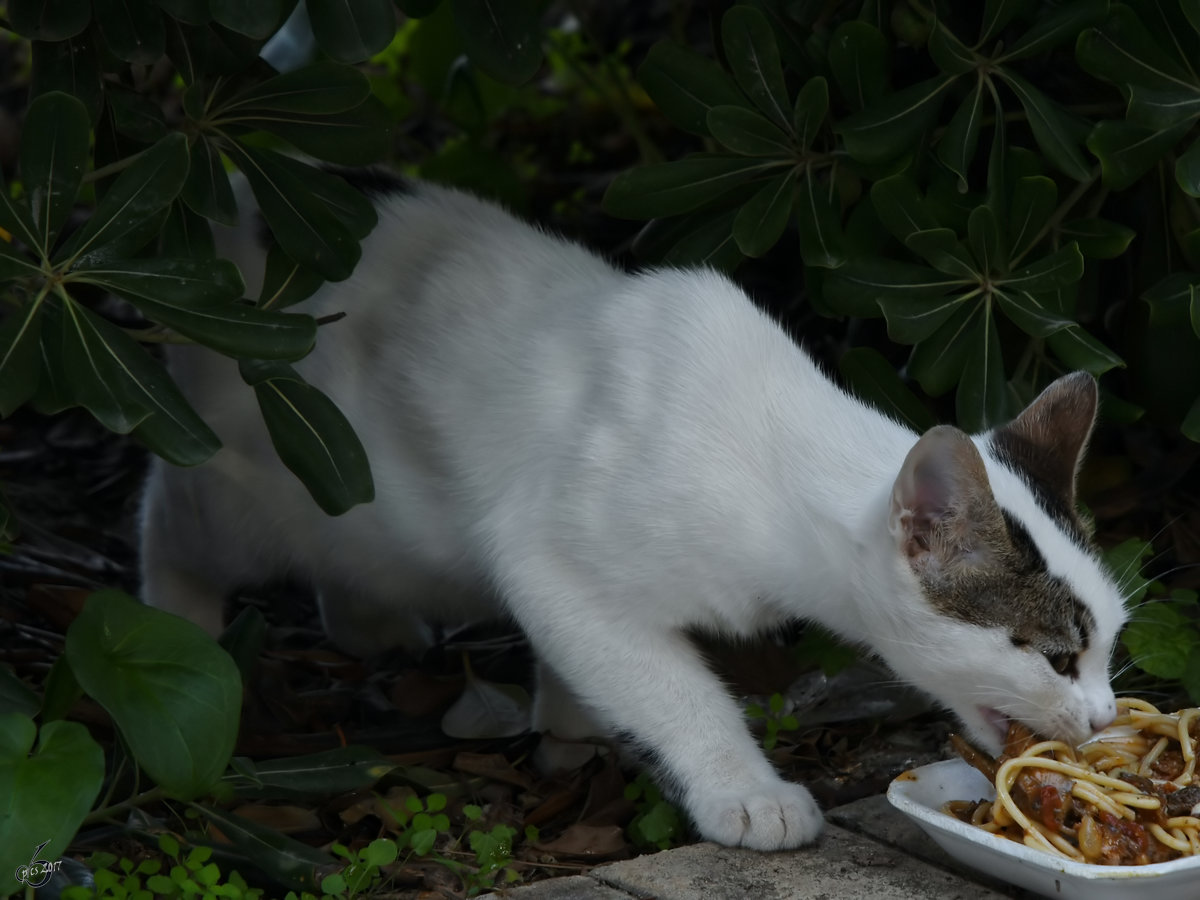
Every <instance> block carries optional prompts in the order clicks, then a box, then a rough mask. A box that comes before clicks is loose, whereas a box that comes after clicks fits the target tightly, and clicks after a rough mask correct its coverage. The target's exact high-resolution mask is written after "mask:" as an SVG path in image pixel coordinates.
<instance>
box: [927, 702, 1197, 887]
mask: <svg viewBox="0 0 1200 900" xmlns="http://www.w3.org/2000/svg"><path fill="white" fill-rule="evenodd" d="M1117 706H1118V716H1117V719H1116V720H1115V721H1114V722H1113V724H1112V725H1111V726H1110V727H1109V728H1107V729H1105V730H1104V731H1103V732H1101V733H1100V734H1099V735H1097V736H1096V737H1094V738H1092V739H1091V740H1090V741H1088V742H1087V743H1085V744H1083V745H1081V746H1080V747H1078V748H1075V747H1071V746H1069V745H1068V744H1065V743H1063V742H1062V741H1043V740H1039V739H1038V738H1037V737H1035V736H1034V735H1033V734H1032V733H1031V732H1029V730H1028V729H1026V728H1024V726H1021V725H1019V724H1016V723H1013V724H1012V725H1011V726H1010V728H1009V732H1008V739H1007V742H1006V744H1005V749H1004V753H1003V754H1001V756H999V757H998V758H996V759H994V760H993V759H992V758H991V757H989V756H987V755H986V754H983V753H980V752H979V751H977V750H975V749H974V748H973V747H971V746H970V745H969V744H967V743H966V741H963V740H962V739H961V738H958V737H957V736H955V738H954V739H953V740H954V743H955V746H956V749H958V751H959V753H960V754H961V755H962V756H963V758H964V759H966V760H967V762H969V763H971V765H973V766H975V767H976V768H977V769H979V770H980V771H981V772H983V773H984V775H986V776H987V777H988V778H989V779H990V780H991V781H992V783H993V784H995V786H996V799H995V800H994V801H991V802H989V801H986V800H980V801H978V802H971V801H951V802H950V803H947V804H946V805H945V806H944V807H943V809H944V810H945V811H946V812H948V813H950V814H951V815H954V816H956V817H957V818H959V819H961V820H963V821H964V822H969V823H971V824H973V825H978V826H979V827H981V828H983V829H985V830H987V831H990V832H991V833H993V834H997V835H1000V836H1002V837H1006V838H1009V839H1011V840H1014V841H1020V842H1021V843H1024V844H1026V845H1027V846H1030V847H1036V848H1039V849H1041V850H1045V851H1047V852H1049V853H1054V854H1056V855H1059V856H1064V857H1067V858H1068V859H1073V860H1076V861H1079V862H1089V863H1100V864H1104V865H1122V866H1128V865H1145V864H1147V863H1155V862H1164V861H1166V860H1170V859H1176V858H1178V857H1181V856H1200V775H1198V773H1197V771H1196V767H1197V761H1198V757H1200V708H1194V709H1185V710H1181V711H1179V712H1177V713H1163V712H1160V711H1159V710H1158V709H1157V708H1156V707H1154V706H1152V705H1151V704H1149V703H1146V702H1145V701H1143V700H1137V699H1134V698H1131V697H1124V698H1120V699H1118V700H1117Z"/></svg>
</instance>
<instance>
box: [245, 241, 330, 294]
mask: <svg viewBox="0 0 1200 900" xmlns="http://www.w3.org/2000/svg"><path fill="white" fill-rule="evenodd" d="M324 283H325V279H324V278H322V277H321V276H320V275H318V274H316V273H315V272H313V271H312V270H311V269H306V268H305V267H304V266H302V265H300V264H299V263H298V262H296V261H295V260H293V259H292V258H291V257H290V256H288V255H287V254H286V253H284V252H283V250H281V249H280V247H279V245H278V244H276V243H275V242H273V241H272V243H271V247H270V249H269V250H267V264H266V272H265V273H264V274H263V286H262V293H260V294H259V297H258V305H259V307H260V308H263V309H266V308H271V309H283V308H284V307H286V306H291V305H292V304H294V303H299V302H300V301H301V300H306V299H308V298H309V297H311V296H312V295H313V294H314V293H316V291H317V290H318V289H319V288H320V287H321V285H323V284H324Z"/></svg>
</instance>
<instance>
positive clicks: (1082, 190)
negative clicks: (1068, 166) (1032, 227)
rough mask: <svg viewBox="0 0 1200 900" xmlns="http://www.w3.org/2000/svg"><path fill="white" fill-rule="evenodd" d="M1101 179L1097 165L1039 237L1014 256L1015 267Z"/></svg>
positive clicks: (1049, 220) (1078, 185)
mask: <svg viewBox="0 0 1200 900" xmlns="http://www.w3.org/2000/svg"><path fill="white" fill-rule="evenodd" d="M1099 179H1100V167H1099V166H1096V168H1094V169H1092V175H1091V177H1090V178H1088V179H1087V180H1086V181H1081V182H1079V184H1077V185H1075V190H1073V191H1071V193H1070V194H1068V195H1067V199H1066V200H1064V201H1063V202H1062V203H1060V204H1059V205H1058V209H1056V210H1055V211H1054V214H1053V215H1051V216H1050V218H1049V219H1047V220H1046V224H1045V225H1043V226H1042V228H1041V230H1040V231H1039V232H1038V233H1037V237H1035V238H1034V239H1033V240H1032V241H1030V243H1029V246H1028V247H1026V248H1025V249H1024V250H1023V251H1022V252H1021V253H1019V254H1017V256H1016V257H1014V258H1013V260H1012V261H1011V263H1010V264H1011V265H1012V267H1013V268H1016V267H1017V266H1018V265H1020V264H1021V260H1023V259H1024V258H1025V257H1026V256H1027V255H1028V253H1029V251H1030V250H1032V249H1033V248H1034V247H1036V246H1037V245H1038V244H1039V243H1041V240H1042V238H1044V237H1045V236H1046V235H1047V234H1049V233H1050V232H1051V231H1052V230H1053V229H1055V228H1057V227H1058V226H1059V225H1060V224H1061V223H1062V220H1063V219H1064V218H1066V215H1067V213H1069V212H1070V211H1071V208H1072V207H1073V206H1074V205H1075V204H1076V203H1078V202H1079V201H1080V199H1081V198H1082V197H1083V195H1084V194H1086V193H1087V192H1088V191H1089V190H1090V189H1091V187H1092V185H1094V184H1095V183H1096V182H1097V181H1098V180H1099Z"/></svg>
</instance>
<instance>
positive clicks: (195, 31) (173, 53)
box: [167, 18, 263, 84]
mask: <svg viewBox="0 0 1200 900" xmlns="http://www.w3.org/2000/svg"><path fill="white" fill-rule="evenodd" d="M262 44H263V42H262V41H257V40H254V39H253V38H248V37H246V36H245V35H241V34H238V33H237V32H234V31H230V30H228V29H227V28H222V27H221V26H220V25H217V24H216V23H209V24H204V25H186V24H184V23H183V22H181V21H176V20H174V19H170V18H168V19H167V56H168V57H169V58H170V60H171V62H172V63H174V64H175V68H176V70H177V71H178V72H179V76H180V77H181V78H182V79H183V81H184V83H185V84H194V83H195V82H196V81H197V80H198V79H201V78H205V77H213V76H219V75H241V74H243V73H244V72H245V71H246V69H247V68H248V67H250V66H251V65H252V64H253V63H254V60H255V58H256V57H257V56H258V53H259V50H260V49H261V48H262Z"/></svg>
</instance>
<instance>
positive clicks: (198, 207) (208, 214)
mask: <svg viewBox="0 0 1200 900" xmlns="http://www.w3.org/2000/svg"><path fill="white" fill-rule="evenodd" d="M179 196H180V199H181V200H183V202H184V203H186V204H187V205H188V208H190V209H191V210H192V211H193V212H195V213H197V214H199V215H201V216H204V218H206V219H212V220H213V221H214V222H219V223H220V224H222V225H230V226H232V225H236V224H237V218H238V211H237V200H236V199H235V198H234V196H233V188H232V187H231V186H230V184H229V175H228V174H227V173H226V172H225V163H224V162H223V161H222V159H221V151H220V150H218V149H217V146H216V144H214V143H213V142H212V141H210V140H209V139H208V138H206V137H203V136H198V137H197V138H196V139H195V140H194V141H192V145H191V156H190V163H189V165H188V174H187V180H186V181H184V183H183V190H182V191H181V192H180V195H179Z"/></svg>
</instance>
